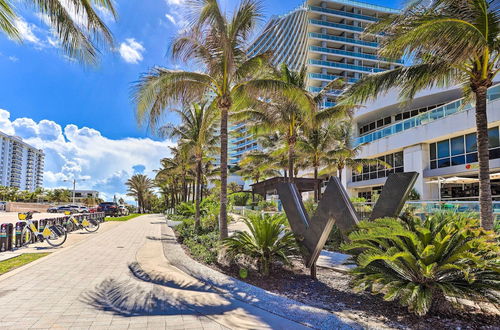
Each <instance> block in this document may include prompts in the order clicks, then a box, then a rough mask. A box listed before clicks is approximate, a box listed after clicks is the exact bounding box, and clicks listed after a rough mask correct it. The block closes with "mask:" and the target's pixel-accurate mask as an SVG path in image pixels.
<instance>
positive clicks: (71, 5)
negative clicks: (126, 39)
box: [0, 0, 116, 64]
mask: <svg viewBox="0 0 500 330" xmlns="http://www.w3.org/2000/svg"><path fill="white" fill-rule="evenodd" d="M19 2H21V3H24V4H26V5H28V6H30V7H32V8H33V9H34V10H35V11H37V12H38V13H40V14H41V15H42V16H43V17H46V18H47V21H48V22H50V25H51V28H52V31H53V32H54V33H55V34H56V35H57V36H58V37H59V41H60V43H61V47H62V48H63V50H64V51H65V53H66V54H67V55H68V56H70V57H71V58H75V59H78V60H80V61H82V62H84V63H89V64H95V63H96V62H97V56H98V54H99V51H98V50H97V47H96V46H97V44H98V43H100V42H101V41H105V42H107V43H109V44H110V45H112V44H113V36H112V35H111V32H110V31H109V30H108V28H107V26H106V25H105V24H104V22H103V21H102V19H101V18H100V17H99V15H98V10H97V9H102V8H104V9H105V10H108V11H109V12H110V13H111V14H112V16H113V17H114V18H116V11H115V9H114V6H113V1H112V0H71V1H63V0H22V1H14V0H0V31H2V32H3V33H5V34H6V35H7V36H9V37H10V38H12V39H14V40H19V41H22V38H21V33H20V31H19V29H18V27H17V26H16V22H17V21H18V20H20V18H19V16H18V13H17V12H16V10H15V7H16V5H17V4H18V3H19ZM75 16H76V18H75Z"/></svg>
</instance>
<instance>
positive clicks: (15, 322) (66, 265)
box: [0, 215, 300, 329]
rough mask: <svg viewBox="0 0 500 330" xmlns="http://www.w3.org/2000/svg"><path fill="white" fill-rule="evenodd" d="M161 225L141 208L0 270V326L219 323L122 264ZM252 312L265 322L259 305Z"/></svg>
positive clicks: (200, 325)
mask: <svg viewBox="0 0 500 330" xmlns="http://www.w3.org/2000/svg"><path fill="white" fill-rule="evenodd" d="M162 225H165V222H164V220H163V218H162V217H158V216H153V215H149V216H141V217H138V218H135V219H133V220H130V221H128V222H125V223H123V224H121V225H119V226H117V227H115V228H113V229H111V230H108V231H106V232H101V233H97V234H95V235H93V236H92V237H90V238H88V239H86V240H85V241H83V242H81V243H80V244H77V245H75V246H72V247H69V248H67V249H64V250H62V251H60V252H58V253H56V254H54V255H51V256H48V257H45V258H44V259H41V260H42V261H41V262H39V263H37V264H35V265H33V266H28V267H25V268H24V269H22V270H21V271H19V272H17V273H15V274H13V275H10V276H7V277H6V276H3V277H2V276H0V328H8V329H28V328H46V329H48V328H71V329H89V328H95V329H97V328H99V329H127V328H151V329H162V328H168V329H221V328H223V326H221V324H220V323H218V322H216V321H214V318H213V317H212V318H210V317H207V316H209V315H207V316H205V315H203V314H204V313H203V309H202V310H201V311H202V313H200V306H199V305H198V306H190V305H186V304H185V300H184V302H183V301H176V297H175V296H174V297H172V296H165V295H164V294H163V295H162V294H161V292H163V291H164V290H162V288H161V287H160V286H158V285H159V284H158V283H155V281H153V280H145V279H144V278H142V279H140V278H139V277H137V274H136V275H133V274H134V272H131V271H130V270H129V266H131V265H133V264H134V263H135V261H136V260H137V259H136V255H137V253H138V251H140V250H141V247H144V246H145V244H147V243H148V242H151V240H152V239H154V238H155V237H158V236H159V233H160V226H162ZM158 249H160V247H159V246H158ZM143 250H144V249H143ZM159 253H161V252H160V251H159ZM181 289H182V288H181ZM211 294H213V293H211ZM219 317H220V315H219ZM257 317H258V319H259V320H262V321H263V323H262V324H266V322H265V321H266V312H264V311H262V314H261V315H258V316H257ZM272 317H273V318H276V316H272ZM284 321H285V320H284ZM286 321H288V320H286ZM288 322H289V321H288ZM222 323H225V322H222ZM284 323H285V324H286V323H287V322H284ZM233 324H234V323H233ZM297 326H298V327H300V326H299V325H298V324H297Z"/></svg>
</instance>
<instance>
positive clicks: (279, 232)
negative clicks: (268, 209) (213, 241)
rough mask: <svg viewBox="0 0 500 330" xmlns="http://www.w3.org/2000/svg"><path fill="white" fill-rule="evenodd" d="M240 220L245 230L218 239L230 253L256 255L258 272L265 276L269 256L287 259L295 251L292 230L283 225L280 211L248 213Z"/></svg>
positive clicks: (286, 261)
mask: <svg viewBox="0 0 500 330" xmlns="http://www.w3.org/2000/svg"><path fill="white" fill-rule="evenodd" d="M243 221H244V222H245V224H246V225H247V227H248V230H249V231H248V232H246V231H240V232H236V233H235V234H234V235H233V236H231V237H229V238H226V239H225V240H223V241H222V244H223V246H225V247H226V248H227V251H228V253H229V254H230V255H233V256H235V255H239V254H242V255H245V256H248V257H251V258H256V259H257V261H258V264H259V269H260V272H261V274H262V275H264V276H269V272H270V268H271V264H272V262H273V260H281V261H282V262H284V263H289V262H290V259H289V258H290V256H292V255H296V254H297V245H296V243H295V239H294V236H293V233H292V232H291V231H290V230H289V229H288V228H287V227H286V223H287V222H286V218H285V216H283V215H277V214H275V215H268V214H266V215H261V214H260V213H254V214H249V215H248V217H246V218H244V219H243Z"/></svg>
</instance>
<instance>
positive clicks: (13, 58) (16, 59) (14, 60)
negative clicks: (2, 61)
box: [9, 56, 19, 62]
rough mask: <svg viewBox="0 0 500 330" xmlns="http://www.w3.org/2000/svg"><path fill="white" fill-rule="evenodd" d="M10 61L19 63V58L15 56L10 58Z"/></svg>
mask: <svg viewBox="0 0 500 330" xmlns="http://www.w3.org/2000/svg"><path fill="white" fill-rule="evenodd" d="M9 61H11V62H17V61H19V59H18V58H17V57H15V56H9Z"/></svg>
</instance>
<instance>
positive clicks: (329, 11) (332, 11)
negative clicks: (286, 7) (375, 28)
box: [309, 6, 378, 22]
mask: <svg viewBox="0 0 500 330" xmlns="http://www.w3.org/2000/svg"><path fill="white" fill-rule="evenodd" d="M309 10H313V11H319V12H322V13H327V14H334V15H340V16H347V17H353V18H359V19H364V20H366V21H372V22H377V21H378V18H376V17H372V16H366V15H360V14H353V13H349V12H346V11H342V10H335V9H329V8H322V7H318V6H309Z"/></svg>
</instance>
